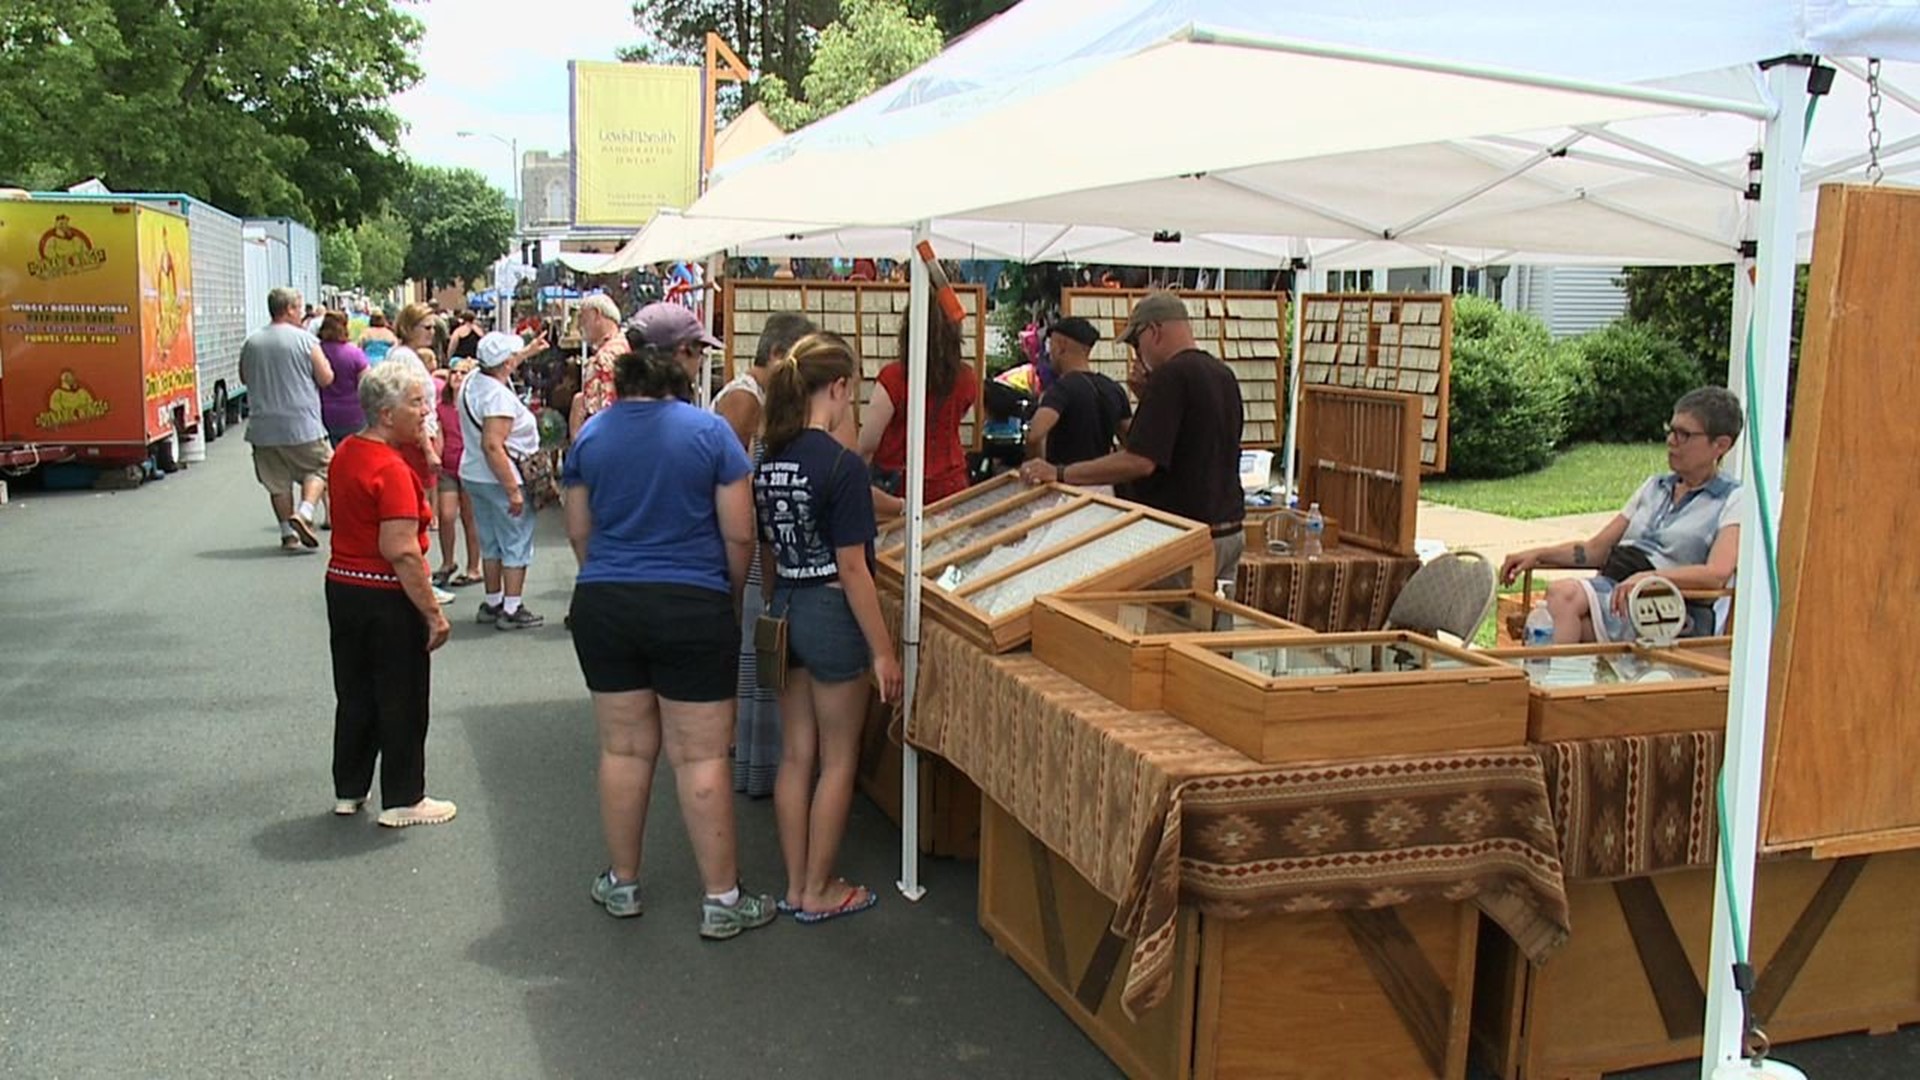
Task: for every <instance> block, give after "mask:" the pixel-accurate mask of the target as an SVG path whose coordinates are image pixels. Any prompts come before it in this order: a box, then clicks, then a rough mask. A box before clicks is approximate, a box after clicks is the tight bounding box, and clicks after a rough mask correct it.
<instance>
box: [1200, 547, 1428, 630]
mask: <svg viewBox="0 0 1920 1080" xmlns="http://www.w3.org/2000/svg"><path fill="white" fill-rule="evenodd" d="M1418 569H1420V560H1419V559H1417V558H1413V557H1411V556H1402V555H1385V554H1382V553H1380V552H1378V551H1369V550H1367V549H1366V548H1359V547H1352V546H1350V545H1347V544H1342V545H1340V546H1339V547H1336V548H1333V549H1331V550H1329V551H1328V552H1327V553H1326V554H1325V555H1323V556H1321V557H1320V558H1318V559H1312V560H1309V559H1307V558H1306V557H1304V556H1300V555H1269V554H1266V553H1265V552H1257V551H1249V552H1247V553H1246V555H1244V556H1242V557H1241V559H1240V569H1239V572H1238V573H1237V574H1236V575H1235V577H1234V585H1233V588H1234V595H1235V596H1236V597H1237V598H1238V599H1239V601H1240V602H1241V603H1243V604H1247V605H1249V606H1251V607H1257V608H1259V609H1260V610H1261V611H1265V612H1270V613H1271V614H1274V615H1278V616H1280V617H1281V618H1283V619H1286V620H1288V621H1290V622H1297V623H1299V624H1301V625H1302V626H1307V627H1311V628H1312V629H1314V630H1318V631H1321V632H1323V633H1344V632H1349V631H1363V630H1378V629H1380V628H1381V627H1382V626H1385V625H1386V622H1387V612H1388V611H1390V610H1392V608H1393V601H1394V600H1395V599H1396V598H1397V597H1399V595H1400V590H1401V589H1403V588H1405V587H1406V584H1407V581H1408V579H1410V578H1412V577H1413V574H1414V571H1416V570H1418Z"/></svg>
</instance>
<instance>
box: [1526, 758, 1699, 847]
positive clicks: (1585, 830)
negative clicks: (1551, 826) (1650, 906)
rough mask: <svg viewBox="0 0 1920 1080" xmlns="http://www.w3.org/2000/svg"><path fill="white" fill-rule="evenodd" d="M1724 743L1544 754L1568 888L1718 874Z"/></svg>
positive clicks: (1543, 759)
mask: <svg viewBox="0 0 1920 1080" xmlns="http://www.w3.org/2000/svg"><path fill="white" fill-rule="evenodd" d="M1721 742H1722V738H1721V733H1720V732H1718V731H1692V732H1682V733H1679V734H1673V735H1629V736H1620V737H1617V738H1608V739H1581V740H1579V741H1575V742H1558V743H1545V744H1542V745H1540V746H1539V747H1537V748H1536V749H1538V751H1539V753H1540V758H1541V761H1542V763H1543V764H1545V766H1546V770H1547V792H1548V797H1549V798H1550V800H1551V803H1552V807H1553V820H1554V821H1555V822H1556V823H1558V825H1559V829H1560V861H1561V863H1562V865H1564V866H1565V868H1566V875H1567V880H1569V881H1612V880H1615V879H1618V878H1630V877H1644V876H1645V875H1647V874H1654V873H1659V872H1660V871H1662V870H1682V869H1687V868H1690V867H1698V866H1711V865H1713V861H1714V856H1715V854H1716V845H1718V844H1719V842H1720V838H1719V826H1718V824H1717V823H1716V821H1715V819H1714V812H1713V804H1714V795H1713V792H1714V779H1715V777H1716V776H1717V775H1718V774H1719V771H1720V753H1721Z"/></svg>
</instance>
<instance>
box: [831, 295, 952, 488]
mask: <svg viewBox="0 0 1920 1080" xmlns="http://www.w3.org/2000/svg"><path fill="white" fill-rule="evenodd" d="M909 321H910V320H907V319H902V320H900V355H901V356H905V355H907V331H908V322H909ZM875 381H876V382H877V384H878V385H876V386H875V387H874V388H873V396H872V397H870V398H869V399H868V400H867V408H866V411H865V412H864V413H862V414H861V416H860V456H861V457H864V458H867V459H868V460H869V461H871V462H872V463H873V471H874V475H875V479H876V481H877V482H878V485H879V487H880V488H881V490H883V491H885V492H887V493H888V494H890V495H900V494H902V493H903V492H904V490H905V489H904V486H903V485H902V484H901V482H900V480H901V478H903V477H904V476H905V474H906V468H907V409H906V401H907V364H906V361H905V360H895V361H894V362H893V363H891V364H888V365H887V366H886V367H883V368H881V369H880V375H879V377H878V379H876V380H875ZM979 398H980V380H979V377H978V376H976V375H975V374H974V373H973V367H972V366H971V365H969V364H968V363H967V362H966V360H965V359H963V358H962V357H961V355H960V328H959V327H958V326H956V325H954V324H953V323H951V322H948V321H947V317H946V316H945V315H944V314H942V313H941V312H940V310H939V309H938V308H933V307H930V308H929V310H928V311H927V486H926V499H927V501H928V502H930V503H931V502H935V501H937V500H940V499H944V498H946V497H947V496H949V495H954V494H958V493H959V492H962V491H965V490H966V488H967V451H966V448H965V447H963V446H962V445H961V444H960V421H961V420H963V419H965V418H966V415H967V413H969V412H971V411H972V410H973V406H974V402H976V401H978V400H979ZM882 501H884V500H882ZM885 509H886V507H884V506H883V507H882V511H883V512H884V511H885Z"/></svg>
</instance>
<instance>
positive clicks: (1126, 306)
mask: <svg viewBox="0 0 1920 1080" xmlns="http://www.w3.org/2000/svg"><path fill="white" fill-rule="evenodd" d="M1145 295H1147V290H1145V289H1062V290H1061V291H1060V312H1061V314H1063V315H1068V316H1078V317H1080V318H1083V319H1086V320H1088V321H1089V322H1092V323H1093V325H1094V326H1096V327H1098V328H1099V330H1100V341H1099V343H1098V344H1096V345H1095V346H1094V347H1093V370H1095V371H1097V372H1099V373H1100V374H1102V375H1105V376H1107V377H1108V378H1110V379H1112V380H1113V381H1114V382H1117V383H1119V384H1120V385H1121V386H1125V385H1127V365H1128V363H1129V362H1130V361H1131V360H1132V355H1133V354H1132V353H1131V352H1130V351H1129V350H1128V349H1127V347H1126V346H1125V345H1122V344H1121V343H1120V335H1121V333H1123V332H1124V331H1125V330H1126V327H1127V316H1128V315H1129V314H1131V313H1132V312H1133V305H1134V304H1136V303H1138V302H1139V300H1140V298H1141V297H1143V296H1145ZM1180 299H1182V300H1184V301H1186V304H1187V314H1188V317H1189V319H1190V320H1191V321H1192V323H1193V339H1194V341H1195V342H1196V343H1198V344H1199V346H1200V347H1201V348H1203V349H1205V350H1207V351H1208V352H1210V353H1212V354H1213V355H1215V356H1217V357H1219V358H1220V359H1221V360H1222V361H1224V362H1225V363H1226V365H1227V366H1228V367H1230V368H1232V369H1233V374H1234V377H1235V378H1237V379H1239V380H1240V404H1241V408H1242V410H1243V415H1244V417H1245V419H1244V422H1243V424H1242V426H1241V428H1240V444H1241V445H1242V446H1248V447H1260V448H1263V449H1270V448H1272V447H1276V446H1278V445H1280V440H1281V436H1282V435H1283V434H1284V432H1283V430H1282V428H1283V424H1284V420H1283V418H1282V416H1281V415H1280V410H1281V403H1282V402H1283V401H1284V400H1285V399H1286V394H1285V392H1284V390H1283V387H1284V386H1285V378H1286V355H1287V294H1286V293H1284V292H1247V291H1241V290H1232V289H1229V290H1214V291H1206V292H1187V291H1182V292H1181V293H1180ZM1129 394H1131V391H1129Z"/></svg>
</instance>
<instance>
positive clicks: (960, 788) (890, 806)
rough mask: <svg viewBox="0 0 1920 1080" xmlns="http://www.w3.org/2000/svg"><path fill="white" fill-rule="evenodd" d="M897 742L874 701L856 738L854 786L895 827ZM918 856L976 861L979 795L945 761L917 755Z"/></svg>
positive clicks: (900, 799) (883, 709)
mask: <svg viewBox="0 0 1920 1080" xmlns="http://www.w3.org/2000/svg"><path fill="white" fill-rule="evenodd" d="M902 756H903V755H902V748H901V745H900V741H899V739H898V738H896V737H895V735H894V731H893V706H891V705H888V704H886V703H884V702H882V701H881V700H880V697H879V695H877V694H876V695H874V696H873V698H872V701H871V703H870V704H869V706H868V708H867V720H866V726H865V728H863V729H862V731H861V734H860V765H859V771H858V773H857V774H856V775H855V781H856V783H857V784H858V786H859V788H860V792H861V794H863V795H865V796H866V797H867V798H868V799H870V800H872V802H873V804H874V805H875V806H877V807H879V808H880V812H881V813H883V814H885V815H887V819H888V820H889V821H892V822H893V823H894V825H895V826H899V825H901V824H902V823H903V822H904V821H905V820H906V818H905V815H904V814H903V813H902V811H901V808H902V807H903V806H904V805H905V803H906V800H905V797H904V794H905V793H904V792H903V791H902V790H901V774H902V769H901V758H902ZM918 772H919V776H920V829H919V832H920V836H919V838H918V842H919V847H920V851H921V853H922V854H925V855H932V856H934V857H936V858H951V859H977V858H979V857H980V789H979V788H978V787H976V786H975V785H974V782H973V781H972V780H970V779H968V778H967V774H965V773H963V772H961V771H960V770H959V769H956V768H954V767H953V766H952V765H951V764H949V763H948V762H947V760H946V759H945V758H942V757H937V756H935V755H933V754H929V753H927V752H926V751H924V750H923V751H921V752H920V765H919V769H918Z"/></svg>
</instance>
